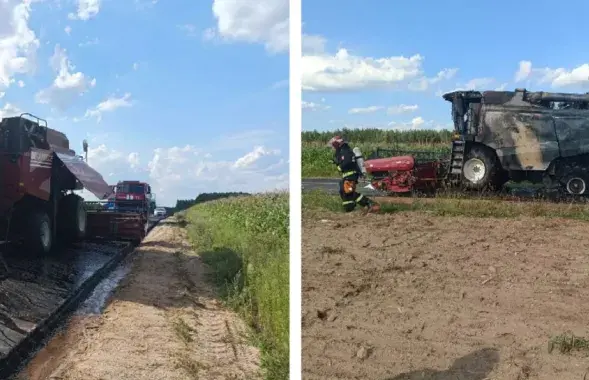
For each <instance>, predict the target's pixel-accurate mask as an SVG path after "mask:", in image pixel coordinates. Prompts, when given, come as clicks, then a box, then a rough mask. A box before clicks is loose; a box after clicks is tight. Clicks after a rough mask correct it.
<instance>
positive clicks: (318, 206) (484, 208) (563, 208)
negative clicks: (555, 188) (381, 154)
mask: <svg viewBox="0 0 589 380" xmlns="http://www.w3.org/2000/svg"><path fill="white" fill-rule="evenodd" d="M302 205H303V211H304V212H317V211H335V212H343V210H342V208H341V200H340V198H339V197H338V196H337V195H330V194H326V193H324V192H322V191H320V190H318V191H309V192H304V193H303V198H302ZM401 211H406V212H411V211H413V212H424V213H428V214H430V215H434V216H466V217H478V218H514V217H519V216H530V217H548V218H566V219H576V220H583V221H589V206H587V205H584V204H578V203H552V202H547V201H542V200H531V201H502V200H500V199H476V198H474V199H473V198H469V197H468V196H467V195H455V196H447V197H440V198H425V199H423V198H409V199H408V200H407V202H398V203H394V201H392V202H386V201H385V202H382V203H381V213H383V214H386V213H393V212H401Z"/></svg>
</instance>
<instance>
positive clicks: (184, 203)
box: [173, 192, 250, 212]
mask: <svg viewBox="0 0 589 380" xmlns="http://www.w3.org/2000/svg"><path fill="white" fill-rule="evenodd" d="M244 195H250V194H248V193H242V192H229V193H201V194H199V195H198V196H197V197H196V198H195V199H178V200H177V201H176V207H174V208H173V210H174V212H178V211H182V210H186V209H188V208H190V207H192V206H194V205H196V204H198V203H204V202H209V201H214V200H217V199H222V198H230V197H239V196H244Z"/></svg>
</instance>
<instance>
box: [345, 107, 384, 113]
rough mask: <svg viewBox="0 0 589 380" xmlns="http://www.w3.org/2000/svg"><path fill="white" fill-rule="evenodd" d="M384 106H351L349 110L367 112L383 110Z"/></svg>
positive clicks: (349, 111)
mask: <svg viewBox="0 0 589 380" xmlns="http://www.w3.org/2000/svg"><path fill="white" fill-rule="evenodd" d="M383 109H384V107H383V106H369V107H357V108H350V109H349V110H348V113H349V114H358V113H360V114H365V113H374V112H377V111H380V110H383Z"/></svg>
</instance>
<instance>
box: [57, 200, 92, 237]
mask: <svg viewBox="0 0 589 380" xmlns="http://www.w3.org/2000/svg"><path fill="white" fill-rule="evenodd" d="M57 220H58V222H57V223H58V231H59V236H60V239H61V240H62V241H63V242H64V243H73V242H76V241H80V240H83V239H84V238H85V237H86V209H85V208H84V200H83V199H82V197H80V196H79V195H76V194H68V195H66V196H65V197H63V198H62V199H61V202H60V203H59V210H58V217H57Z"/></svg>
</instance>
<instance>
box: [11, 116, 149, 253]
mask: <svg viewBox="0 0 589 380" xmlns="http://www.w3.org/2000/svg"><path fill="white" fill-rule="evenodd" d="M84 150H85V151H87V145H85V146H84ZM0 171H1V173H2V175H1V176H0V235H2V236H0V239H1V240H2V241H3V242H4V243H7V242H11V243H16V244H22V245H24V247H25V248H26V249H27V250H28V251H30V252H31V253H36V254H46V253H48V252H49V251H50V250H51V248H52V246H53V245H54V243H55V242H56V241H57V239H58V238H59V241H60V242H61V243H72V242H75V241H78V240H81V239H84V238H87V237H94V236H96V235H95V231H93V229H94V227H95V226H96V225H109V226H111V227H112V226H114V228H115V229H116V230H117V231H120V230H121V229H120V228H118V227H120V226H128V225H129V222H128V221H126V220H122V221H119V220H117V215H116V213H113V214H111V215H110V216H109V217H106V218H104V217H97V216H96V214H99V213H98V212H94V211H87V210H86V207H85V202H84V200H83V199H82V198H81V197H80V196H79V195H77V194H75V193H73V191H74V190H80V189H82V188H85V189H87V190H89V191H90V192H91V193H93V194H94V195H95V196H96V197H98V198H99V199H105V198H107V197H108V196H109V195H110V194H111V193H112V189H111V187H110V186H109V185H108V184H107V183H106V182H105V181H104V179H103V178H102V176H101V175H100V174H99V173H98V172H97V171H95V170H94V169H92V168H91V167H90V166H88V164H87V163H86V162H85V161H84V159H83V158H82V157H81V156H77V155H76V153H75V152H74V151H73V150H71V149H70V147H69V140H68V138H67V137H66V136H65V135H64V134H63V133H61V132H59V131H56V130H54V129H51V128H48V127H47V122H46V121H45V120H43V119H40V118H37V117H35V116H33V115H31V114H22V115H20V116H16V117H7V118H3V119H2V120H0ZM95 219H100V221H99V222H96V220H95ZM139 219H140V216H136V217H135V221H137V220H139ZM87 222H89V223H88V224H87ZM87 225H88V226H89V227H91V228H89V230H87ZM140 227H141V228H142V231H144V228H143V227H142V226H139V225H138V224H133V228H134V229H135V231H136V230H138V229H139V228H140ZM122 230H123V232H125V228H123V229H122ZM136 235H140V234H138V233H135V234H134V235H133V236H136ZM114 237H116V238H123V239H124V238H126V237H127V236H125V234H124V233H123V234H118V235H117V234H115V236H114Z"/></svg>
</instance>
